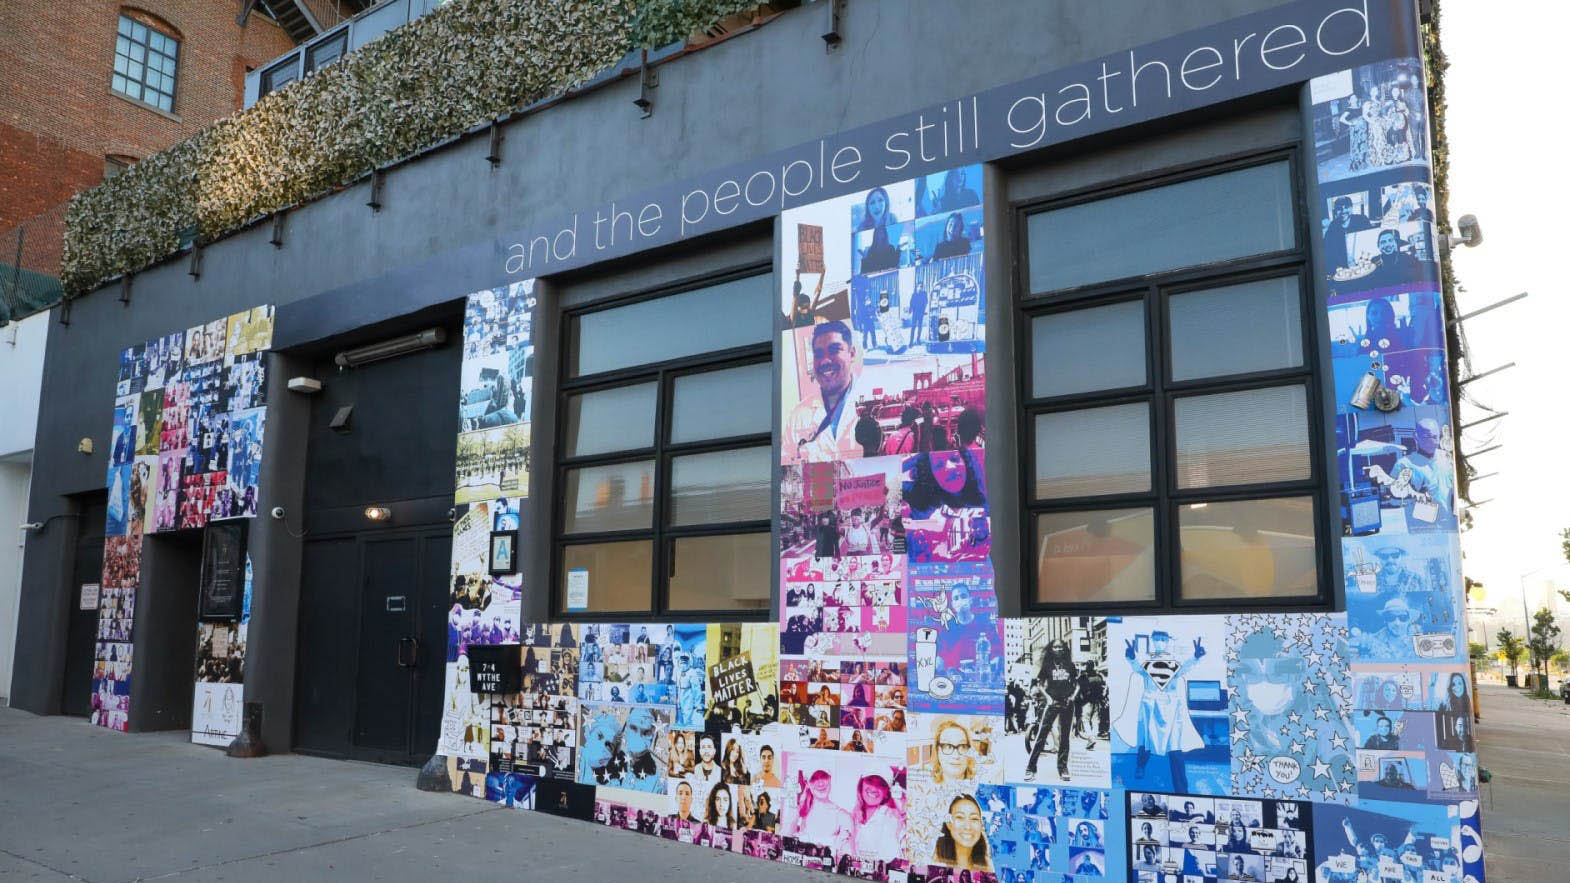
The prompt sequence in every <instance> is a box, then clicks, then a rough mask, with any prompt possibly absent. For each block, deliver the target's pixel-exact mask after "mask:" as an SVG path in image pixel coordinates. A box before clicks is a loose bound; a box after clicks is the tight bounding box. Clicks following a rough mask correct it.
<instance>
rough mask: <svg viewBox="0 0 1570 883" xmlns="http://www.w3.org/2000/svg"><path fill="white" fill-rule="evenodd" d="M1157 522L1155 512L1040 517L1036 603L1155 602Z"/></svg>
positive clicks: (1108, 511) (1105, 511) (1116, 511)
mask: <svg viewBox="0 0 1570 883" xmlns="http://www.w3.org/2000/svg"><path fill="white" fill-rule="evenodd" d="M1155 545H1156V521H1155V515H1154V514H1153V512H1152V510H1150V509H1102V510H1098V511H1094V512H1043V513H1041V514H1038V515H1037V516H1036V549H1037V553H1036V562H1037V563H1036V600H1037V601H1040V602H1042V603H1049V604H1083V603H1092V602H1103V601H1153V600H1155V598H1156V554H1155Z"/></svg>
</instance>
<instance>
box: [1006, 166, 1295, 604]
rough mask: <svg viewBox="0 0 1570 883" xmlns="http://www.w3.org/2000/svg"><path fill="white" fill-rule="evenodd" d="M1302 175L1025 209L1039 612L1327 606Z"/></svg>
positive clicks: (1188, 184)
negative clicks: (1297, 188)
mask: <svg viewBox="0 0 1570 883" xmlns="http://www.w3.org/2000/svg"><path fill="white" fill-rule="evenodd" d="M1292 169H1293V163H1292V162H1291V159H1290V157H1285V156H1276V157H1269V158H1266V159H1265V160H1263V161H1255V162H1254V163H1253V164H1252V165H1242V166H1240V167H1235V168H1231V169H1226V170H1220V171H1215V172H1211V173H1209V174H1203V173H1201V174H1197V175H1190V176H1189V177H1187V178H1185V179H1183V180H1178V181H1158V182H1153V184H1152V185H1150V186H1145V187H1143V188H1142V189H1138V188H1136V189H1129V188H1123V189H1122V191H1121V192H1116V193H1112V194H1109V195H1107V196H1106V197H1105V198H1100V199H1097V198H1093V197H1092V198H1088V199H1087V198H1083V197H1080V198H1077V199H1076V201H1074V202H1073V203H1072V204H1067V205H1060V206H1047V207H1045V208H1043V209H1040V210H1037V209H1027V210H1026V212H1025V215H1024V218H1023V224H1022V227H1023V232H1024V237H1023V238H1024V240H1025V242H1024V243H1023V244H1024V247H1025V250H1026V270H1025V272H1024V273H1023V274H1022V278H1023V279H1025V280H1027V281H1028V283H1029V285H1030V290H1029V291H1028V292H1027V293H1026V294H1025V296H1024V297H1022V298H1021V301H1020V306H1021V309H1020V322H1021V325H1022V329H1021V330H1022V333H1021V339H1022V340H1023V342H1024V343H1025V346H1026V348H1027V353H1026V364H1025V366H1024V370H1023V376H1022V380H1023V381H1024V385H1025V399H1026V401H1025V406H1024V411H1025V414H1024V420H1023V425H1024V428H1025V431H1026V434H1027V436H1028V444H1027V447H1026V453H1028V454H1029V457H1030V460H1029V463H1028V465H1027V468H1026V469H1025V470H1024V473H1025V474H1024V482H1023V484H1024V488H1023V489H1024V492H1025V493H1024V499H1025V501H1026V502H1025V508H1026V515H1027V519H1026V524H1027V525H1028V527H1027V531H1026V534H1027V539H1028V540H1029V542H1028V544H1027V545H1028V546H1029V551H1028V552H1027V556H1028V558H1027V561H1028V563H1027V566H1026V572H1027V574H1028V577H1029V578H1028V583H1029V586H1030V587H1029V589H1028V590H1027V592H1026V599H1025V603H1026V605H1027V606H1029V607H1032V608H1038V609H1042V608H1048V609H1050V608H1057V607H1068V606H1086V605H1094V606H1098V607H1105V606H1109V605H1110V606H1122V607H1128V608H1133V609H1140V608H1146V609H1149V608H1168V607H1177V606H1185V605H1204V604H1215V603H1220V604H1231V605H1233V606H1234V607H1235V606H1237V605H1238V604H1239V603H1242V604H1249V605H1263V604H1271V605H1280V604H1298V605H1301V604H1313V603H1319V602H1322V601H1323V600H1324V599H1325V590H1324V587H1323V586H1324V580H1323V570H1324V567H1323V563H1322V560H1321V558H1322V555H1321V552H1322V548H1323V545H1324V536H1323V529H1322V528H1321V524H1322V521H1323V517H1324V510H1325V502H1324V500H1323V498H1322V496H1323V493H1322V491H1321V490H1320V489H1319V487H1318V480H1317V478H1318V477H1317V475H1316V467H1315V463H1316V462H1317V459H1316V458H1317V456H1318V451H1319V444H1318V442H1317V434H1316V430H1315V424H1316V420H1315V419H1314V407H1315V405H1314V400H1315V378H1314V377H1313V374H1312V370H1311V368H1310V365H1309V364H1308V360H1306V359H1305V357H1304V354H1305V353H1308V352H1312V348H1311V346H1310V345H1309V341H1308V339H1307V337H1306V335H1307V334H1308V332H1309V331H1310V330H1311V323H1309V322H1307V321H1305V318H1304V310H1305V308H1306V306H1307V303H1306V301H1307V298H1306V296H1305V294H1304V265H1305V263H1306V260H1307V257H1306V254H1305V253H1304V251H1303V250H1302V246H1301V243H1302V241H1303V239H1304V237H1303V236H1301V235H1299V233H1298V224H1299V221H1298V218H1297V213H1296V211H1295V209H1294V206H1295V205H1296V200H1295V198H1294V195H1293V185H1292V174H1293V173H1292ZM1140 274H1144V275H1143V277H1142V278H1137V279H1132V280H1131V279H1130V277H1132V276H1139V275H1140Z"/></svg>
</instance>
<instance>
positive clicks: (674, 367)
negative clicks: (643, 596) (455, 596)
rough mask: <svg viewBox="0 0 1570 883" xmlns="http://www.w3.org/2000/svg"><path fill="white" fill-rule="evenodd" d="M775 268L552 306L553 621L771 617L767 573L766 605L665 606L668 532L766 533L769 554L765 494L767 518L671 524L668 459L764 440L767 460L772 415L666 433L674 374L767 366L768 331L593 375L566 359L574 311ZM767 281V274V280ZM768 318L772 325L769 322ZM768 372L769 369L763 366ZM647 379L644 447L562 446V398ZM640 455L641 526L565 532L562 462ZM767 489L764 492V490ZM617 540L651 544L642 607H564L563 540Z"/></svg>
mask: <svg viewBox="0 0 1570 883" xmlns="http://www.w3.org/2000/svg"><path fill="white" fill-rule="evenodd" d="M774 275H775V274H774V267H773V265H772V264H770V263H750V264H747V265H745V266H742V267H739V268H736V269H731V270H726V271H723V272H719V273H714V274H710V275H705V276H702V277H698V278H693V279H685V280H682V281H681V282H677V283H673V284H670V285H666V286H661V287H658V288H654V289H646V290H639V291H636V292H632V293H629V294H625V295H620V296H617V297H613V298H609V299H604V300H598V301H595V302H593V303H591V304H586V305H583V306H577V307H568V308H565V309H563V310H562V312H561V326H560V330H559V335H558V336H559V338H560V340H561V342H562V343H561V346H560V347H559V349H560V355H559V358H560V361H559V364H558V372H559V373H558V374H557V376H558V377H559V378H560V381H559V382H558V384H557V390H556V415H557V416H556V428H555V444H556V451H557V456H556V462H555V463H554V464H553V465H552V473H553V481H554V485H553V486H554V488H555V491H554V493H552V495H551V496H552V497H553V500H552V504H551V510H552V511H551V540H550V542H551V553H550V557H551V566H550V583H549V592H550V605H549V609H550V611H551V614H550V615H551V618H552V619H553V620H557V621H563V620H565V621H574V622H618V621H623V620H627V619H629V618H644V619H649V618H657V619H658V621H660V622H716V621H722V622H770V621H773V618H774V615H773V614H774V610H773V607H774V605H773V602H772V594H773V577H772V575H771V576H770V595H771V601H770V603H769V604H767V605H765V606H763V607H760V608H758V609H756V610H734V609H732V610H726V609H720V610H686V609H682V610H672V609H671V608H670V567H671V563H672V562H673V561H674V557H675V541H676V540H677V539H685V538H688V537H704V536H724V535H731V534H744V533H757V534H763V535H765V536H768V537H769V557H770V560H774V557H775V551H776V550H775V548H774V547H775V541H774V537H773V525H774V517H773V502H772V499H771V503H770V512H769V514H768V516H767V517H765V518H762V519H756V520H752V521H726V522H715V523H705V524H699V525H682V526H676V525H672V524H670V518H669V515H670V510H671V505H670V502H671V501H670V493H669V492H670V480H671V466H672V460H673V459H674V458H675V457H678V456H685V455H691V454H705V453H712V452H715V451H726V450H739V449H745V448H754V447H766V448H768V449H769V462H770V463H771V464H773V463H775V461H776V460H777V452H776V450H775V448H774V438H775V436H776V435H777V434H778V432H777V430H778V422H779V421H778V415H776V414H773V413H772V410H773V409H772V408H771V416H770V420H769V424H770V425H769V428H768V429H767V430H766V431H764V432H759V433H751V434H747V435H737V436H727V437H724V438H712V439H702V440H699V441H693V442H672V441H671V440H670V434H671V414H672V408H673V406H674V399H675V388H676V380H677V379H679V378H681V377H688V376H692V375H696V374H705V373H708V372H711V371H720V370H724V369H727V368H740V367H745V366H747V365H757V364H766V365H770V366H771V368H772V365H773V362H774V346H775V342H774V341H773V340H772V334H771V336H770V338H767V339H765V340H763V341H762V342H760V343H755V344H746V345H743V346H736V347H728V348H725V349H721V350H714V351H712V352H706V353H699V354H696V355H691V356H682V357H680V358H674V359H666V360H662V361H658V362H649V363H645V364H641V365H633V366H629V367H625V368H615V369H612V370H609V371H602V372H599V373H596V374H585V375H581V376H577V377H574V376H573V370H572V367H573V366H572V362H573V358H574V356H575V353H574V352H573V329H574V323H575V322H576V320H577V319H579V318H580V317H582V316H586V315H591V314H593V313H597V312H603V311H605V310H611V309H615V308H617V307H625V306H629V305H631V304H635V303H640V302H643V301H651V300H658V299H660V298H663V297H670V296H673V295H678V294H682V293H685V292H689V291H695V290H699V289H703V288H708V287H710V286H714V285H719V284H721V283H725V282H731V281H735V280H737V279H746V278H750V277H754V276H767V277H770V279H772V278H773V277H774ZM771 286H772V282H771ZM771 327H772V326H771ZM771 376H772V371H771ZM649 382H654V383H656V384H657V386H656V390H655V407H654V433H653V436H654V438H653V442H652V444H651V445H650V446H646V447H640V448H635V449H628V450H618V451H611V452H606V453H601V454H587V455H582V456H570V455H568V454H567V453H566V452H567V441H568V439H567V431H568V428H569V427H568V423H569V420H568V408H567V403H568V401H569V400H570V399H571V398H572V397H573V396H575V395H581V394H583V393H590V392H599V391H602V390H607V389H616V388H620V387H626V386H635V385H639V384H644V383H649ZM642 460H653V461H654V511H653V514H652V518H651V525H650V527H648V528H638V529H630V530H617V531H595V532H589V533H575V534H569V533H566V531H565V528H566V518H567V512H566V475H567V473H568V472H569V471H570V470H573V469H581V468H584V467H587V466H609V465H614V464H617V463H631V462H638V461H642ZM777 474H778V473H777V467H775V466H771V468H770V471H769V479H770V483H771V486H772V485H774V484H775V483H776V482H775V479H776V478H777ZM770 494H771V498H772V495H773V491H772V489H771V491H770ZM622 540H647V541H649V542H650V543H652V550H651V555H650V558H651V560H650V568H651V572H650V574H649V577H650V584H649V590H650V591H649V596H650V597H649V602H650V603H649V607H648V608H647V609H644V610H621V611H588V610H568V609H567V608H566V599H565V597H564V595H563V586H564V581H563V579H564V576H565V572H564V570H563V568H564V563H565V554H564V550H565V548H566V547H567V546H570V545H579V544H583V543H590V542H592V543H602V542H603V543H609V542H617V541H622Z"/></svg>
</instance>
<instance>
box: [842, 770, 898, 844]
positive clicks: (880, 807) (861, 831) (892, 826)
mask: <svg viewBox="0 0 1570 883" xmlns="http://www.w3.org/2000/svg"><path fill="white" fill-rule="evenodd" d="M903 776H904V769H903V768H901V769H899V770H897V771H896V779H895V784H901V785H902V784H903V783H902V782H901V781H900V779H902V778H903ZM851 823H852V828H851V849H850V851H851V852H852V853H853V854H854V855H855V856H856V857H857V858H862V859H873V860H878V861H892V860H894V859H897V858H899V855H900V847H901V845H902V844H903V843H904V839H905V810H904V808H903V807H902V806H901V805H900V802H899V801H897V800H896V799H895V796H894V788H893V786H891V785H890V784H889V780H888V779H886V778H884V777H883V776H881V775H878V774H876V773H869V774H867V775H865V776H862V777H861V780H860V781H858V782H857V783H856V809H855V811H854V812H852V813H851Z"/></svg>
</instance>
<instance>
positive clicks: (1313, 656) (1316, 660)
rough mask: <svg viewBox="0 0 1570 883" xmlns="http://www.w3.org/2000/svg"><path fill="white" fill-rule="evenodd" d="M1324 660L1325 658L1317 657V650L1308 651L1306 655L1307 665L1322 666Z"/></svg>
mask: <svg viewBox="0 0 1570 883" xmlns="http://www.w3.org/2000/svg"><path fill="white" fill-rule="evenodd" d="M1324 659H1325V657H1323V656H1321V655H1319V651H1318V650H1310V651H1309V653H1308V664H1309V665H1315V666H1317V665H1320V664H1322V663H1323V662H1324Z"/></svg>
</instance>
